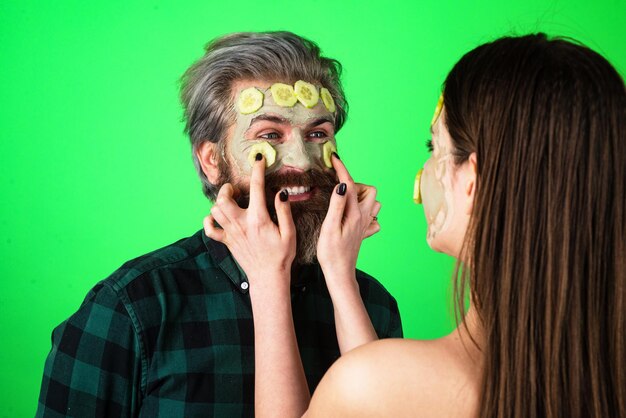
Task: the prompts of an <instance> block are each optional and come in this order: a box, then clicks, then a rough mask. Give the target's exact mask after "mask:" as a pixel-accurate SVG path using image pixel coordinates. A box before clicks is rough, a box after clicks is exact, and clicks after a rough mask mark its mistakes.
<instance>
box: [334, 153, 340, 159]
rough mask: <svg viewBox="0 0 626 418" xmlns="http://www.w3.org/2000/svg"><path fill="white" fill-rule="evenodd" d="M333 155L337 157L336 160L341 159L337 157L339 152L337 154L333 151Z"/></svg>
mask: <svg viewBox="0 0 626 418" xmlns="http://www.w3.org/2000/svg"><path fill="white" fill-rule="evenodd" d="M333 155H334V156H335V157H337V159H338V160H341V158H339V154H337V153H336V152H333Z"/></svg>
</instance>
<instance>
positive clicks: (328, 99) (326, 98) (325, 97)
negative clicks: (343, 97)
mask: <svg viewBox="0 0 626 418" xmlns="http://www.w3.org/2000/svg"><path fill="white" fill-rule="evenodd" d="M320 96H322V101H323V102H324V106H326V109H328V111H329V112H330V113H334V112H335V110H336V109H337V108H336V107H335V100H333V96H332V95H331V94H330V91H328V89H327V88H325V87H322V89H321V90H320Z"/></svg>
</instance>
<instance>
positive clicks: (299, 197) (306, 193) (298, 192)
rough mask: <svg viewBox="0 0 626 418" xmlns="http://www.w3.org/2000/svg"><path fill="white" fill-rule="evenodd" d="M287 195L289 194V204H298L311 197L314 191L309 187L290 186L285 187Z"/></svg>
mask: <svg viewBox="0 0 626 418" xmlns="http://www.w3.org/2000/svg"><path fill="white" fill-rule="evenodd" d="M284 189H285V190H287V193H289V201H290V202H300V201H303V200H308V199H310V198H311V196H312V195H313V192H314V191H315V188H314V187H311V186H291V187H285V188H284Z"/></svg>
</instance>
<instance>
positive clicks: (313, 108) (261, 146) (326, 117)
mask: <svg viewBox="0 0 626 418" xmlns="http://www.w3.org/2000/svg"><path fill="white" fill-rule="evenodd" d="M299 83H300V84H299ZM297 92H300V93H299V94H298V93H297ZM321 99H322V100H320V92H319V91H318V89H317V87H315V86H313V85H311V84H309V83H305V82H297V83H296V86H295V89H294V88H292V87H291V86H290V85H287V84H282V83H276V84H274V85H272V86H271V88H267V89H258V88H256V87H251V88H248V89H244V90H242V91H241V92H238V96H237V100H236V106H235V113H236V121H235V128H234V133H233V139H232V141H230V142H229V144H228V146H227V152H229V153H230V155H231V156H232V158H233V160H234V162H235V164H234V165H235V167H237V170H238V175H243V176H248V175H250V173H251V171H252V166H251V164H250V160H249V158H250V155H251V153H254V154H255V155H256V152H261V153H262V154H264V155H265V157H266V162H270V160H271V159H274V160H275V161H274V162H273V164H268V166H269V167H268V168H267V171H266V173H267V174H269V173H272V172H274V171H277V170H279V169H280V168H281V167H283V166H286V165H287V166H291V167H295V168H299V169H302V170H305V171H306V170H309V169H310V168H312V167H314V166H317V167H319V168H323V167H326V165H325V164H324V147H325V145H326V144H327V143H330V144H328V145H326V153H328V149H329V148H331V147H332V148H334V147H336V143H335V138H334V128H332V127H333V126H334V121H335V116H334V110H335V108H334V102H333V101H332V97H331V96H330V94H329V93H328V91H327V90H326V89H321ZM330 109H332V110H333V111H332V112H331V110H330ZM324 122H328V123H326V124H325V125H324V126H322V124H323V123H324ZM274 153H275V155H273V154H274ZM270 157H272V158H270Z"/></svg>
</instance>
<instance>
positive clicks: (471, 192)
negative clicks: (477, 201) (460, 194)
mask: <svg viewBox="0 0 626 418" xmlns="http://www.w3.org/2000/svg"><path fill="white" fill-rule="evenodd" d="M466 164H467V167H466V168H465V190H464V192H465V199H466V205H465V214H466V215H471V214H472V211H473V210H474V197H475V195H476V181H477V180H478V160H477V158H476V153H475V152H472V153H471V154H470V156H469V158H468V159H467V162H466Z"/></svg>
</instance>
